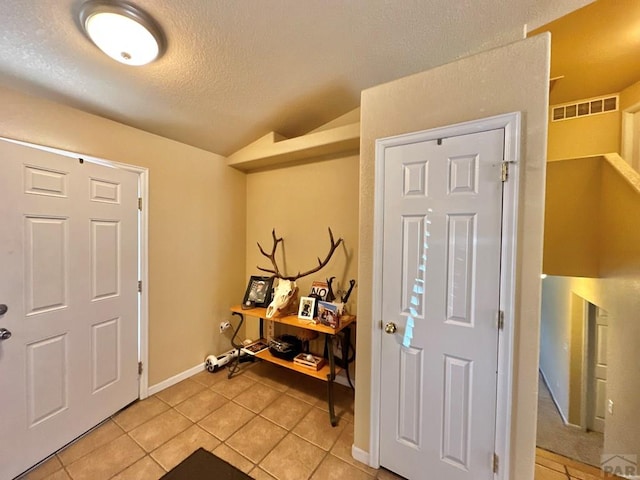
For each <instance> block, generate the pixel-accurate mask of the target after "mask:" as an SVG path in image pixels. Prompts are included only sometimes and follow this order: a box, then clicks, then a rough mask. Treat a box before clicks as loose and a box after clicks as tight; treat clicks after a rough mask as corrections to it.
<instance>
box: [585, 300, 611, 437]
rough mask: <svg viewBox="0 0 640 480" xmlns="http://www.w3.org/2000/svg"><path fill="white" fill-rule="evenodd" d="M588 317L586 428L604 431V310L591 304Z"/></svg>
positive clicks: (605, 377)
mask: <svg viewBox="0 0 640 480" xmlns="http://www.w3.org/2000/svg"><path fill="white" fill-rule="evenodd" d="M592 308H593V310H592V314H593V315H592V316H591V318H590V319H589V340H590V343H589V344H590V348H589V372H590V374H589V390H588V392H589V393H588V414H587V428H588V429H589V430H593V431H595V432H600V433H604V428H605V419H606V408H607V328H608V325H609V317H608V314H607V312H606V311H605V310H603V309H601V308H599V307H596V306H593V307H592Z"/></svg>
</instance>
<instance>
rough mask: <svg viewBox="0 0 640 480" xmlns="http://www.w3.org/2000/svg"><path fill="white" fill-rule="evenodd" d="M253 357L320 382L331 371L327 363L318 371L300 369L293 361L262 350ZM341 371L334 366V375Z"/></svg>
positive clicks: (325, 378) (267, 350) (325, 379)
mask: <svg viewBox="0 0 640 480" xmlns="http://www.w3.org/2000/svg"><path fill="white" fill-rule="evenodd" d="M255 356H256V357H258V358H260V359H262V360H264V361H265V362H271V363H275V364H276V365H280V366H282V367H285V368H288V369H289V370H295V371H296V372H300V373H303V374H305V375H309V376H310V377H315V378H319V379H320V380H324V381H325V382H326V381H327V377H328V375H329V374H330V373H331V369H330V368H329V362H327V363H325V364H324V365H323V366H322V368H320V370H314V369H312V368H306V367H302V366H300V365H298V364H296V363H293V361H289V360H283V359H282V358H278V357H274V356H273V355H271V352H269V349H266V350H262V351H261V352H259V353H257V354H256V355H255ZM341 370H342V369H341V368H340V367H338V366H336V367H335V373H336V375H337V374H338V373H339V372H340V371H341Z"/></svg>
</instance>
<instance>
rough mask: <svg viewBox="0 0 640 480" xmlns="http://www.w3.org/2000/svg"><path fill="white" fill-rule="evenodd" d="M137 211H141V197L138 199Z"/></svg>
mask: <svg viewBox="0 0 640 480" xmlns="http://www.w3.org/2000/svg"><path fill="white" fill-rule="evenodd" d="M138 210H141V211H142V197H138Z"/></svg>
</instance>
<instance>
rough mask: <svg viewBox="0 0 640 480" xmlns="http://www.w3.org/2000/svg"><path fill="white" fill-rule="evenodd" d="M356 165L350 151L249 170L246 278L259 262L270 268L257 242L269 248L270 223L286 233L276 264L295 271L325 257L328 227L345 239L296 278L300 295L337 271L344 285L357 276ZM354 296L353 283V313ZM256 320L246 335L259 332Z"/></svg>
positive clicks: (351, 300)
mask: <svg viewBox="0 0 640 480" xmlns="http://www.w3.org/2000/svg"><path fill="white" fill-rule="evenodd" d="M358 165H359V157H358V155H349V156H344V157H340V158H334V159H331V160H323V161H318V162H312V163H304V164H298V165H292V166H291V165H290V166H283V167H281V168H274V169H271V170H266V171H262V172H255V173H249V174H248V175H247V212H248V213H247V246H246V277H247V279H248V278H249V276H250V275H260V274H261V273H260V271H259V270H258V269H257V266H261V267H266V268H271V264H270V262H269V260H268V259H267V258H266V257H264V256H262V255H261V254H260V251H259V250H258V247H257V245H256V242H260V244H261V245H262V246H263V248H264V249H265V250H266V251H267V252H268V251H270V249H271V246H272V239H271V231H272V229H273V228H275V229H276V233H277V235H278V236H279V237H282V238H284V251H285V255H284V258H283V256H282V253H283V250H282V248H281V247H278V256H277V258H278V265H279V266H280V268H281V269H284V270H285V271H286V272H287V274H289V275H294V274H296V273H297V272H299V271H305V270H309V269H310V268H312V267H315V266H316V265H317V264H318V261H317V258H318V257H320V258H324V257H325V256H326V254H327V252H328V250H329V234H328V232H327V227H331V230H332V231H333V233H334V236H335V237H336V239H337V238H338V237H342V238H343V239H344V244H343V245H341V246H340V247H338V249H337V250H336V252H335V254H334V256H333V258H332V259H331V260H330V262H329V264H328V265H327V266H326V267H325V268H324V269H322V270H321V271H320V272H318V273H316V274H313V275H310V276H308V277H303V278H301V279H300V280H299V281H298V282H297V283H298V286H299V288H300V293H301V295H306V294H308V293H309V290H310V287H311V282H312V281H313V280H324V279H326V278H328V277H331V276H335V277H336V280H335V282H337V283H338V286H339V287H342V286H344V285H346V286H348V284H349V280H350V279H356V280H357V279H358V277H357V271H358V270H357V269H358ZM336 290H337V288H336V283H334V291H336ZM357 297H358V287H357V286H356V288H355V289H354V291H353V293H352V295H351V299H350V301H349V304H350V306H351V310H352V311H353V312H355V307H356V301H357ZM240 300H241V298H240V299H238V303H239V302H240ZM256 324H257V322H255V323H253V324H248V330H247V335H248V336H250V337H256V336H257V330H256V328H255V325H256ZM252 325H253V327H254V328H251V327H252Z"/></svg>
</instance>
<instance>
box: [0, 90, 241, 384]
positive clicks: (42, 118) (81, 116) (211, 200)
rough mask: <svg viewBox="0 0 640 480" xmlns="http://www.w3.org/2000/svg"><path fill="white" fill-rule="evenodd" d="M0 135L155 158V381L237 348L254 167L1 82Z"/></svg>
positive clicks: (145, 160) (151, 161) (119, 157)
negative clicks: (233, 336) (233, 339)
mask: <svg viewBox="0 0 640 480" xmlns="http://www.w3.org/2000/svg"><path fill="white" fill-rule="evenodd" d="M0 104H1V105H2V115H1V116H0V136H4V137H9V138H14V139H19V140H23V141H27V142H32V143H36V144H40V145H46V146H51V147H56V148H60V149H64V150H69V151H72V152H78V153H83V154H86V155H92V156H96V157H102V158H105V159H109V160H114V161H118V162H122V163H128V164H132V165H139V166H142V167H147V168H149V172H150V173H149V185H150V188H149V195H150V199H149V206H148V208H149V286H148V287H147V288H148V289H149V365H148V368H149V370H148V371H149V385H154V384H156V383H158V382H160V381H162V380H165V379H167V378H169V377H171V376H173V375H176V374H178V373H181V372H183V371H184V370H187V369H189V368H191V367H194V366H195V365H197V364H199V363H201V362H203V361H204V358H205V356H206V355H207V354H209V353H220V352H222V351H224V350H228V349H229V343H228V340H227V339H220V338H219V337H220V335H219V333H218V332H219V329H218V324H219V321H220V319H226V318H228V307H229V305H230V303H231V302H232V299H234V298H237V297H238V295H241V292H243V291H244V286H245V277H244V271H245V264H244V260H245V259H244V254H245V175H244V174H242V173H240V172H237V171H235V170H233V169H231V168H229V167H226V165H225V159H224V158H223V157H220V156H219V155H215V154H212V153H209V152H206V151H203V150H200V149H197V148H194V147H190V146H188V145H184V144H181V143H178V142H174V141H172V140H168V139H166V138H162V137H159V136H156V135H152V134H149V133H147V132H144V131H141V130H137V129H134V128H130V127H127V126H125V125H122V124H119V123H116V122H112V121H110V120H106V119H104V118H101V117H97V116H94V115H90V114H87V113H84V112H81V111H79V110H75V109H72V108H68V107H65V106H62V105H59V104H55V103H52V102H48V101H45V100H41V99H38V98H35V97H28V96H25V95H22V94H19V93H17V92H14V91H11V90H8V89H4V88H3V89H0Z"/></svg>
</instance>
